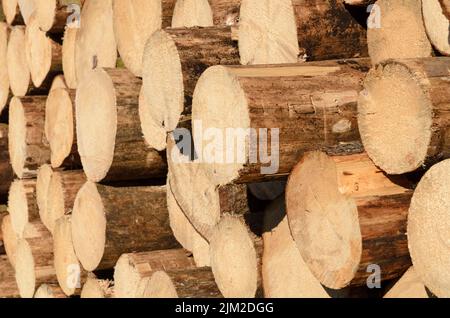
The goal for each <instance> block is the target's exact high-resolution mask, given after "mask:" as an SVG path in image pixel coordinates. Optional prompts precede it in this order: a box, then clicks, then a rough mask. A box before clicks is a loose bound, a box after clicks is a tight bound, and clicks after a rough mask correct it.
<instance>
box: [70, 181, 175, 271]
mask: <svg viewBox="0 0 450 318" xmlns="http://www.w3.org/2000/svg"><path fill="white" fill-rule="evenodd" d="M72 238H73V243H74V246H75V252H76V254H77V256H78V259H79V260H80V262H81V264H82V265H83V267H84V269H86V270H87V271H93V270H95V269H107V268H112V267H113V266H114V265H115V264H116V262H117V260H118V259H119V257H120V256H121V255H122V254H123V253H128V252H130V251H136V252H139V251H148V250H160V249H168V248H174V247H177V246H178V243H177V242H176V240H175V238H174V237H173V235H172V232H171V230H170V225H169V218H168V212H167V204H166V188H165V187H154V186H153V187H136V188H114V187H108V186H102V185H96V184H94V183H91V182H87V183H86V184H85V185H84V186H83V187H82V188H81V190H80V191H79V192H78V194H77V197H76V199H75V204H74V208H73V212H72Z"/></svg>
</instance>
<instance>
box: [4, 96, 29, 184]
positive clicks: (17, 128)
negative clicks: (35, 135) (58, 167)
mask: <svg viewBox="0 0 450 318" xmlns="http://www.w3.org/2000/svg"><path fill="white" fill-rule="evenodd" d="M9 121H10V124H9V127H8V128H9V130H8V141H9V146H8V147H9V157H10V160H11V166H12V167H13V170H14V173H15V174H16V175H17V176H18V177H19V178H22V177H23V174H24V166H25V160H26V156H27V154H26V148H27V147H26V134H27V132H26V119H25V111H24V108H23V105H22V102H21V101H20V99H19V98H17V97H13V99H12V100H11V103H10V105H9Z"/></svg>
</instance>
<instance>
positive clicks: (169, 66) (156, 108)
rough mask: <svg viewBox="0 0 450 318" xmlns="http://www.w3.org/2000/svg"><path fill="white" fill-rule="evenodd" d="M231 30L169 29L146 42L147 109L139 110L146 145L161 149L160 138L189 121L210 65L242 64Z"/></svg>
mask: <svg viewBox="0 0 450 318" xmlns="http://www.w3.org/2000/svg"><path fill="white" fill-rule="evenodd" d="M231 35H232V31H231V28H230V27H223V28H217V27H213V28H201V29H198V28H193V29H167V30H164V31H158V32H155V33H154V34H153V35H152V36H151V37H150V38H149V39H148V41H147V44H146V46H145V52H144V59H143V68H144V71H143V90H144V94H145V101H146V108H142V109H140V117H141V123H142V130H143V132H144V136H145V138H146V140H147V142H148V143H149V144H150V145H151V146H152V147H154V148H156V149H159V150H162V149H164V148H165V146H166V145H165V143H160V144H158V142H159V139H160V138H155V137H153V136H155V135H156V136H159V135H161V134H166V133H167V132H171V131H173V130H174V129H176V128H177V126H178V124H179V122H180V120H181V117H182V116H183V117H187V118H189V117H190V115H191V111H192V97H193V94H194V89H195V85H196V84H197V81H198V79H199V77H200V76H201V74H202V73H203V72H204V71H205V70H206V69H207V68H208V67H210V66H214V65H218V64H221V65H236V64H239V50H238V47H237V43H236V42H234V41H233V40H232V37H231Z"/></svg>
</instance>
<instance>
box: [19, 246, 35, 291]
mask: <svg viewBox="0 0 450 318" xmlns="http://www.w3.org/2000/svg"><path fill="white" fill-rule="evenodd" d="M15 270H16V282H17V287H18V288H19V293H20V296H21V297H22V298H32V297H33V296H34V292H35V290H36V273H35V268H34V258H33V254H32V252H31V248H30V245H29V244H28V242H27V241H26V240H25V239H20V240H19V242H18V244H17V251H16V268H15Z"/></svg>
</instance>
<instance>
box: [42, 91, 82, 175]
mask: <svg viewBox="0 0 450 318" xmlns="http://www.w3.org/2000/svg"><path fill="white" fill-rule="evenodd" d="M75 96H76V91H75V90H70V89H67V88H55V89H53V90H51V91H50V93H49V94H48V97H47V102H46V104H45V136H46V139H47V140H48V143H49V146H50V151H51V156H50V162H51V165H52V167H53V168H59V167H65V168H67V169H70V170H74V169H77V168H80V167H81V159H80V156H79V154H78V147H77V141H76V130H75V129H76V125H75Z"/></svg>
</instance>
